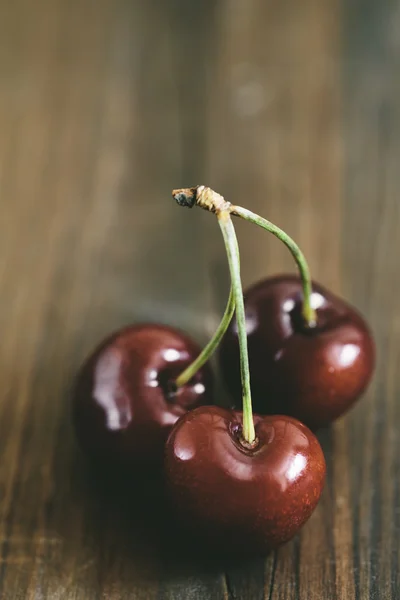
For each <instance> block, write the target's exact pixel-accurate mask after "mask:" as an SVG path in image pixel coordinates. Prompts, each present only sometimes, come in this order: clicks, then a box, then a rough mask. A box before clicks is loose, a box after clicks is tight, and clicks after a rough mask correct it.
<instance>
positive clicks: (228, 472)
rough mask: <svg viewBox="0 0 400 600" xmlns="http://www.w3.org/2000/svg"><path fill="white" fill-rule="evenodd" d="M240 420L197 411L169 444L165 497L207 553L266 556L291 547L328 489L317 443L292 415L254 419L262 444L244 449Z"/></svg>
mask: <svg viewBox="0 0 400 600" xmlns="http://www.w3.org/2000/svg"><path fill="white" fill-rule="evenodd" d="M241 423H242V413H238V412H233V411H229V410H225V409H222V408H219V407H216V406H205V407H201V408H198V409H196V410H194V411H192V412H190V413H188V414H187V415H185V416H184V417H183V418H182V419H180V420H179V421H178V423H177V424H176V425H175V427H174V428H173V430H172V432H171V434H170V436H169V438H168V441H167V444H166V461H165V473H166V482H167V491H168V495H169V497H170V499H171V501H172V505H173V507H174V509H175V510H176V511H177V515H178V517H179V519H180V521H181V522H183V523H184V525H185V527H187V528H188V529H189V532H193V533H194V534H195V535H196V537H199V538H200V539H207V540H208V545H209V548H210V549H218V550H219V549H221V550H223V551H225V552H227V553H229V554H230V553H231V552H233V553H234V554H236V553H238V554H242V553H245V554H247V553H250V554H257V553H264V552H267V551H268V550H271V549H273V548H276V547H277V546H279V545H281V544H283V543H284V542H287V541H288V540H290V539H291V538H292V537H293V536H294V535H295V534H296V533H297V532H298V530H299V529H300V527H302V525H304V523H305V522H306V521H307V519H308V518H309V517H310V515H311V514H312V512H313V510H314V509H315V507H316V505H317V503H318V500H319V497H320V495H321V492H322V489H323V486H324V482H325V471H326V467H325V460H324V455H323V452H322V449H321V447H320V445H319V443H318V440H317V439H316V437H315V436H314V434H313V433H311V431H310V430H309V429H307V427H305V425H303V424H302V423H300V422H299V421H297V420H296V419H293V418H292V417H287V416H266V417H261V416H256V415H255V416H254V423H255V430H256V436H257V443H256V445H255V447H254V448H253V449H248V448H245V447H244V446H243V445H242V444H241V442H240V439H241V427H242V425H241Z"/></svg>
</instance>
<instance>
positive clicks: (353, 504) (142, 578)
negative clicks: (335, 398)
mask: <svg viewBox="0 0 400 600" xmlns="http://www.w3.org/2000/svg"><path fill="white" fill-rule="evenodd" d="M399 68H400V2H398V1H397V0H381V1H380V2H373V1H372V0H351V1H348V2H344V1H340V0H303V2H296V0H268V1H263V0H246V1H244V0H243V1H242V0H223V1H220V2H215V1H211V0H203V1H202V2H195V1H193V2H188V1H184V0H169V1H162V0H148V1H143V2H140V1H139V0H97V1H96V2H95V1H92V0H68V1H67V0H37V1H36V2H29V1H28V0H14V2H9V1H7V0H0V208H1V210H0V298H1V310H0V331H1V337H0V339H1V343H0V381H1V387H0V456H2V457H3V460H2V461H1V462H0V494H1V497H0V527H1V536H0V542H1V548H0V556H1V560H0V597H1V598H4V599H5V600H8V599H10V600H18V599H20V598H21V599H23V598H35V599H36V598H37V599H41V598H52V599H53V598H54V599H58V598H60V599H64V598H68V599H69V598H74V599H84V600H92V599H95V598H96V599H97V598H107V599H108V598H112V599H114V598H121V599H122V598H124V599H125V598H138V599H139V598H140V599H142V598H143V599H149V598H168V599H169V598H187V599H188V600H190V599H191V598H209V597H210V598H229V599H230V598H245V599H247V598H249V599H251V600H253V599H256V598H264V597H265V598H269V600H272V599H273V600H275V599H278V598H279V599H285V600H290V599H292V598H293V599H295V598H301V599H305V600H313V599H314V598H315V600H317V599H318V600H320V599H321V598H327V599H328V598H329V599H331V598H338V599H340V600H342V599H343V600H345V599H347V598H361V599H363V598H398V597H400V596H399V594H400V574H399V566H400V565H399V561H400V553H399V532H400V487H399V475H400V464H399V456H400V452H399V450H400V443H399V441H398V433H397V432H398V427H399V425H400V409H399V406H398V402H397V399H398V396H399V392H400V378H399V374H398V365H399V358H400V316H399V315H400V312H399V310H398V304H399V301H398V299H399V293H400V275H399V266H398V262H399V260H398V257H399V250H400V241H399V238H400V200H399V183H400V169H399V157H400V76H399V73H400V71H399ZM196 184H205V185H208V186H210V187H213V188H214V189H216V190H217V191H219V192H220V193H221V194H223V195H224V196H225V198H226V199H227V200H229V201H231V202H232V203H235V204H241V205H244V206H246V207H247V208H249V209H251V210H253V211H255V212H258V213H260V214H261V215H263V216H265V217H266V218H268V219H270V220H272V221H274V222H275V223H276V224H277V225H279V226H281V227H282V228H284V229H285V230H286V231H287V232H288V233H289V234H290V235H292V236H293V237H294V239H295V240H296V241H297V242H298V243H299V244H300V246H301V247H302V249H303V250H304V252H305V254H306V256H307V257H308V259H309V263H310V267H311V271H312V273H313V277H314V278H315V279H316V280H318V281H319V282H320V283H322V284H324V285H326V286H327V287H329V288H331V289H332V290H333V291H335V292H336V293H338V294H341V295H344V296H345V297H346V298H347V299H348V300H349V301H351V302H352V303H354V304H355V305H356V306H357V307H358V308H359V309H360V310H361V311H362V312H363V313H364V314H365V316H366V317H367V319H368V320H369V322H370V323H371V325H372V327H373V329H374V332H375V336H376V340H377V344H378V352H379V361H378V368H377V373H376V376H375V380H374V383H373V385H372V386H371V388H370V390H369V392H368V394H367V395H366V397H365V398H364V399H363V401H362V402H361V403H360V404H359V406H358V407H357V408H356V409H355V410H354V411H352V412H351V414H349V415H348V416H347V417H346V418H345V419H342V420H341V421H340V422H339V423H338V424H337V425H335V427H334V428H333V429H332V430H329V431H327V432H324V434H323V435H322V437H321V442H322V444H323V446H324V450H325V452H326V454H327V457H328V459H327V460H328V471H329V480H328V486H327V489H326V491H325V493H324V497H323V500H322V503H321V505H320V507H319V509H318V511H317V513H316V514H315V515H314V516H313V518H312V519H311V521H310V523H309V524H308V526H307V527H306V528H305V529H304V530H303V532H302V533H301V536H300V537H299V538H298V539H296V540H295V541H294V542H293V543H291V544H289V545H288V546H286V547H285V548H284V549H282V550H281V551H279V553H278V554H277V555H275V556H273V557H270V558H268V559H267V561H266V563H264V562H257V563H255V564H252V565H250V566H248V567H246V569H245V568H242V569H239V570H234V571H233V572H232V573H230V574H228V576H227V575H226V574H225V575H224V574H223V573H218V574H213V575H210V574H204V573H200V572H194V573H191V574H190V575H188V574H185V575H182V574H180V573H179V572H178V573H175V571H174V574H171V571H170V569H169V567H168V569H166V568H165V563H164V562H163V561H164V558H163V556H161V555H159V554H157V552H156V551H155V550H154V549H152V548H149V549H147V550H146V552H144V550H143V548H142V547H140V548H139V550H138V551H137V552H136V554H135V553H134V555H133V556H132V555H131V554H129V555H127V554H126V552H125V551H124V550H121V547H122V545H123V544H122V542H121V539H120V537H118V535H119V534H118V535H117V533H116V528H115V526H114V525H113V522H112V515H110V514H109V512H107V509H106V508H104V507H102V506H101V505H99V504H98V503H96V499H95V500H93V498H91V497H88V495H87V494H86V493H85V491H84V490H83V487H84V486H83V487H82V485H83V484H81V483H79V482H78V483H77V482H76V481H75V480H74V477H75V475H74V473H75V467H76V465H77V464H78V463H79V461H80V459H79V455H78V454H77V453H76V449H75V446H74V442H73V436H72V432H71V427H70V423H69V408H68V393H69V389H70V382H71V378H72V377H73V375H74V373H75V371H76V369H77V367H78V365H79V364H80V362H81V361H82V359H83V357H84V356H85V355H86V354H87V353H88V351H90V350H91V348H92V347H93V345H94V344H95V343H97V342H98V340H100V339H101V338H102V337H103V336H104V335H106V334H108V333H109V332H110V331H111V330H113V329H115V328H117V327H120V326H122V325H124V324H127V323H131V322H136V321H148V320H151V321H154V320H155V321H160V322H164V323H169V324H171V325H176V326H179V327H181V328H183V329H185V330H186V331H188V332H190V333H191V334H192V335H193V336H194V337H195V338H196V339H197V340H199V341H200V342H205V341H206V340H207V339H208V337H209V336H210V335H211V333H212V332H213V330H214V328H215V326H216V324H217V322H218V319H219V316H220V314H221V312H222V310H223V307H224V304H225V301H226V299H227V295H228V289H229V282H228V271H227V266H226V260H225V254H224V248H223V244H222V241H221V239H220V233H219V230H218V226H217V224H216V222H215V219H214V218H213V217H212V216H211V215H209V214H206V213H204V212H203V211H200V210H195V209H194V210H192V211H189V210H183V209H180V208H178V207H177V206H176V205H175V203H174V202H173V200H172V198H171V190H172V188H176V187H183V186H192V185H196ZM237 231H238V236H239V241H240V244H241V256H242V273H243V283H244V284H245V285H247V284H249V283H251V282H253V281H255V280H257V279H259V278H261V277H263V276H266V275H268V274H274V273H279V272H282V271H283V272H287V271H290V272H293V271H294V270H295V267H294V264H293V262H292V260H291V258H290V256H289V255H288V253H287V251H286V249H285V248H284V247H283V246H282V245H281V244H279V242H278V241H277V240H275V239H274V238H272V237H271V236H269V235H268V234H267V233H264V232H262V231H261V230H256V229H255V228H254V227H253V226H251V225H250V224H247V223H238V224H237ZM124 543H125V544H126V543H127V542H126V541H125V542H124ZM124 547H125V546H124ZM235 594H236V595H235ZM396 594H397V595H396Z"/></svg>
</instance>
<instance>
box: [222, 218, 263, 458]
mask: <svg viewBox="0 0 400 600" xmlns="http://www.w3.org/2000/svg"><path fill="white" fill-rule="evenodd" d="M217 217H218V223H219V226H220V228H221V231H222V235H223V237H224V242H225V248H226V254H227V256H228V262H229V270H230V274H231V281H232V288H231V289H232V290H233V295H234V300H235V305H236V321H237V328H238V337H239V348H240V376H241V380H242V394H243V440H244V442H245V443H246V445H250V446H251V445H253V444H254V442H255V440H256V434H255V431H254V421H253V411H252V406H251V390H250V372H249V357H248V352H247V333H246V317H245V311H244V300H243V290H242V282H241V278H240V259H239V248H238V243H237V238H236V232H235V228H234V226H233V222H232V219H231V217H230V213H229V211H228V210H222V211H218V212H217Z"/></svg>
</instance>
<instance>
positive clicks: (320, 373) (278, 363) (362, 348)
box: [220, 275, 375, 428]
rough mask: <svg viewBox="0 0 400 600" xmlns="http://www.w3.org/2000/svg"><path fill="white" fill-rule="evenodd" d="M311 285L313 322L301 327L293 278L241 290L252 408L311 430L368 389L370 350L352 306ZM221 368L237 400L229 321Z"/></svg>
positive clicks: (234, 332) (298, 296) (232, 328)
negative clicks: (288, 418) (296, 421)
mask: <svg viewBox="0 0 400 600" xmlns="http://www.w3.org/2000/svg"><path fill="white" fill-rule="evenodd" d="M312 287H313V293H312V296H311V304H312V307H313V309H315V311H316V326H315V327H312V328H307V327H305V326H304V321H303V320H302V317H301V302H302V285H301V281H300V278H299V277H296V276H291V275H283V276H278V277H271V278H268V279H265V280H263V281H260V282H259V283H257V284H255V285H253V286H252V287H251V288H250V289H248V290H247V291H246V292H245V293H244V296H245V311H246V330H247V341H248V351H249V362H250V378H251V389H252V396H253V403H254V409H255V411H256V412H259V413H261V414H266V413H268V414H273V413H277V412H278V413H282V414H287V415H292V416H294V417H296V418H298V419H299V420H300V421H302V422H303V423H305V424H306V425H308V426H309V427H311V428H317V427H321V426H324V425H327V424H328V423H330V422H331V421H333V420H334V419H337V418H338V417H339V416H340V415H342V414H343V413H344V412H345V411H347V410H348V409H349V408H350V407H351V406H352V405H353V404H354V402H355V401H356V400H357V398H359V396H360V395H361V394H362V393H363V391H364V390H365V389H366V387H367V385H368V383H369V381H370V379H371V376H372V372H373V369H374V363H375V349H374V342H373V339H372V335H371V332H370V330H369V327H368V325H367V323H366V322H365V320H364V319H363V317H362V316H361V315H360V314H359V313H358V312H357V311H356V310H355V309H354V308H353V307H352V306H350V305H349V304H347V303H346V302H345V301H344V300H342V299H340V298H338V297H337V296H334V295H333V294H332V293H330V292H328V291H327V290H326V289H324V288H323V287H322V286H320V285H317V284H313V286H312ZM220 366H221V369H222V373H223V376H224V380H225V382H226V385H227V387H228V389H229V390H230V392H231V393H232V395H233V397H234V399H235V400H236V401H237V404H238V406H240V402H241V384H240V372H239V344H238V336H237V327H236V324H235V322H232V323H231V325H230V327H229V329H228V332H227V334H226V336H225V338H224V340H223V342H222V346H221V351H220Z"/></svg>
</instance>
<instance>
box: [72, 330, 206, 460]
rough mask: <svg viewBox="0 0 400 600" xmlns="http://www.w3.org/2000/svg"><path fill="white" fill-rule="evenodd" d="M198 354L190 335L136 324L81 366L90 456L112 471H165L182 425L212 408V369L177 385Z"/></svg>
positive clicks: (81, 424)
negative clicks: (167, 448) (171, 440)
mask: <svg viewBox="0 0 400 600" xmlns="http://www.w3.org/2000/svg"><path fill="white" fill-rule="evenodd" d="M199 353H200V348H199V347H198V346H197V344H196V343H195V342H193V341H192V340H191V339H190V338H189V337H188V336H186V335H185V334H184V333H182V332H181V331H178V330H176V329H174V328H172V327H168V326H165V325H157V324H142V325H132V326H128V327H125V328H123V329H121V330H120V331H117V332H115V333H114V334H112V335H111V336H109V337H108V338H107V339H105V340H104V341H103V342H102V343H101V344H100V345H99V346H98V347H97V348H96V349H95V350H94V351H93V352H92V354H91V355H90V356H89V357H88V359H87V360H86V361H85V363H84V364H83V366H82V367H81V369H80V371H79V373H78V375H77V377H76V380H75V385H74V390H73V397H72V406H73V423H74V428H75V432H76V436H77V439H78V442H79V444H80V446H81V447H82V449H83V450H84V451H85V453H87V454H88V455H89V456H90V457H91V458H92V459H94V460H95V462H96V463H97V464H100V465H104V466H111V467H113V468H114V467H118V468H119V467H122V468H123V469H126V467H144V468H146V467H147V466H149V465H156V466H161V465H162V461H163V452H164V445H165V440H166V438H167V437H168V434H169V432H170V430H171V428H172V427H173V425H174V424H175V422H176V421H177V420H178V418H179V417H181V416H182V415H184V414H185V413H186V412H187V411H188V410H191V409H193V408H195V407H197V406H200V405H202V404H206V403H211V397H212V374H211V370H210V367H209V366H208V365H205V366H204V367H203V368H201V369H200V370H199V371H198V372H197V373H196V374H195V375H194V376H193V377H192V378H191V379H190V381H189V382H188V383H186V384H185V385H182V386H181V387H179V388H178V389H176V387H175V386H174V380H175V378H176V377H177V376H178V375H180V374H181V373H182V371H183V370H184V369H185V368H186V367H187V366H188V365H189V364H191V363H192V362H193V360H194V359H195V358H196V357H197V356H198V355H199Z"/></svg>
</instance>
